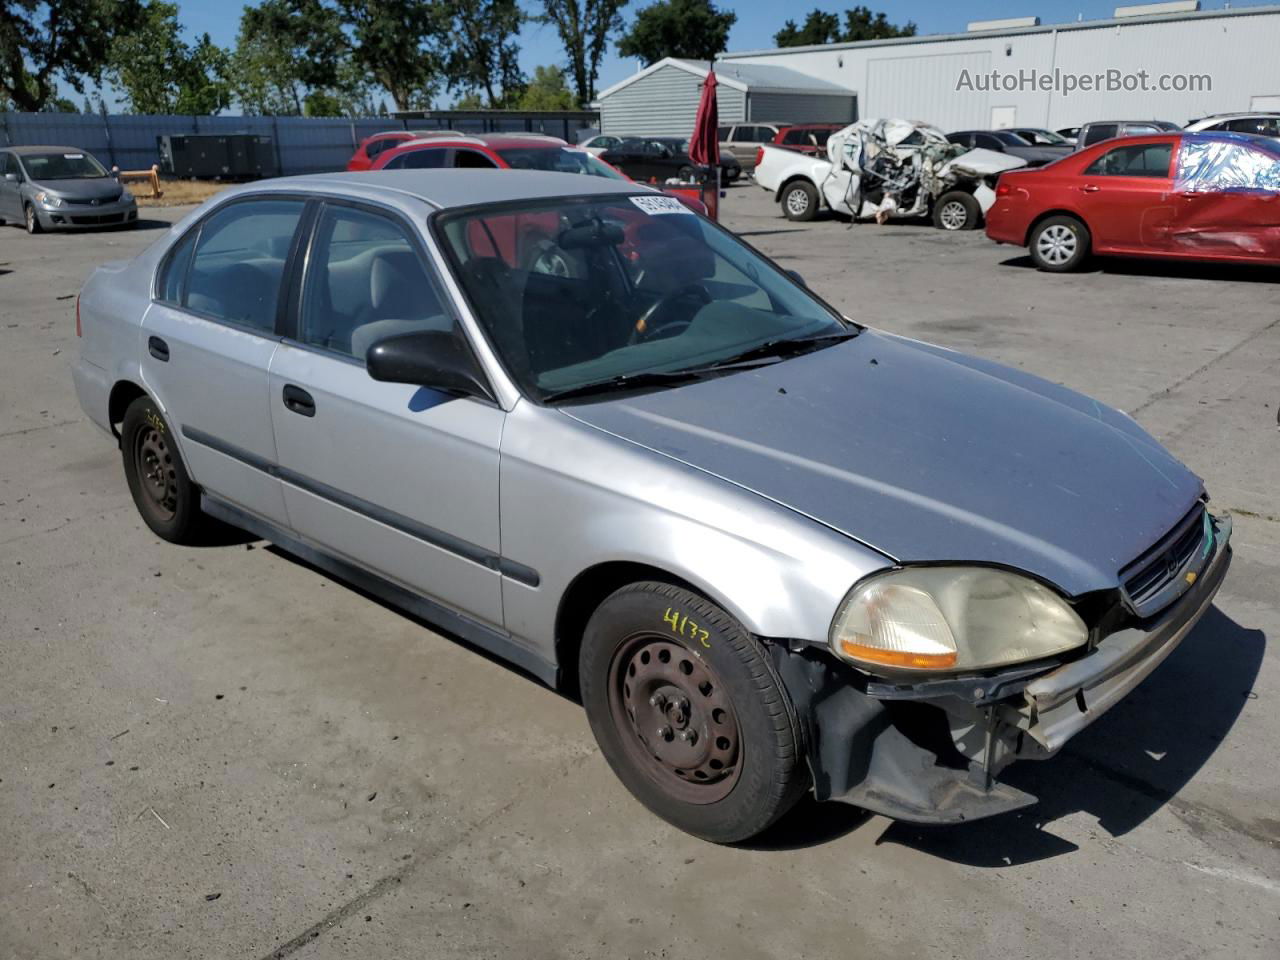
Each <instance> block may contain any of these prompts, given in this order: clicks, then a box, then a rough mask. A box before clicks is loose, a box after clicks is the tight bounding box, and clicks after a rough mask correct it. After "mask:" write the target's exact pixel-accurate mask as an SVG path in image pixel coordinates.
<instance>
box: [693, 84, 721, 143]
mask: <svg viewBox="0 0 1280 960" xmlns="http://www.w3.org/2000/svg"><path fill="white" fill-rule="evenodd" d="M719 127H720V114H719V111H718V110H717V109H716V74H715V71H714V70H708V71H707V80H706V82H705V83H704V84H703V85H702V99H701V100H699V101H698V115H697V117H695V118H694V121H693V136H692V137H691V138H690V139H689V159H691V160H692V161H693V162H694V163H696V164H699V165H701V166H704V167H714V166H716V165H718V164H719V163H720V131H719Z"/></svg>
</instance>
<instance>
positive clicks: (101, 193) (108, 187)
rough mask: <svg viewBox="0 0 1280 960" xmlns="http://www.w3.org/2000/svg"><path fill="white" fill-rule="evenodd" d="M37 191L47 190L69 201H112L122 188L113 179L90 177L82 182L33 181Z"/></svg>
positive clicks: (32, 183) (118, 182)
mask: <svg viewBox="0 0 1280 960" xmlns="http://www.w3.org/2000/svg"><path fill="white" fill-rule="evenodd" d="M31 185H32V186H33V187H35V188H36V189H37V190H47V191H48V192H49V193H54V194H57V195H58V196H60V197H65V198H67V199H69V200H114V199H116V197H118V196H120V193H121V191H122V189H123V188H122V187H121V186H120V181H118V180H116V178H115V177H90V178H87V179H84V180H33V181H32V182H31Z"/></svg>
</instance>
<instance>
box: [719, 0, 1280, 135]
mask: <svg viewBox="0 0 1280 960" xmlns="http://www.w3.org/2000/svg"><path fill="white" fill-rule="evenodd" d="M1198 8H1199V4H1198V3H1197V2H1195V0H1192V2H1184V3H1173V4H1152V5H1146V6H1142V7H1127V8H1124V7H1122V8H1117V10H1116V16H1115V17H1114V18H1113V19H1110V20H1093V21H1085V22H1079V23H1068V24H1058V25H1041V24H1040V23H1039V21H1038V18H1034V17H1031V18H1024V19H1020V20H1005V21H995V22H988V23H985V24H983V23H976V24H970V30H969V32H967V33H962V34H947V35H937V36H921V37H909V38H902V39H894V40H872V41H864V42H860V43H833V44H827V45H823V46H811V47H790V48H784V49H778V50H755V51H750V52H743V53H727V54H725V55H724V56H723V58H722V61H721V62H718V63H717V64H716V72H717V75H720V71H721V70H726V71H727V70H729V69H731V68H736V69H740V70H745V69H758V68H760V67H769V66H772V67H785V68H787V69H789V70H791V71H793V72H795V73H798V74H802V75H804V76H807V77H812V78H814V79H817V80H822V81H825V82H827V83H829V84H834V85H837V86H839V87H843V88H844V89H845V90H847V91H849V92H850V93H852V94H853V95H855V96H856V97H857V109H858V114H859V116H862V117H905V118H909V119H918V120H925V121H928V122H930V123H934V124H937V125H938V126H940V127H942V128H943V129H946V130H956V129H962V128H986V127H1010V126H1028V127H1032V126H1034V127H1048V128H1050V129H1058V128H1061V127H1067V126H1078V125H1080V124H1082V123H1085V122H1087V121H1090V120H1139V119H1159V120H1170V121H1173V122H1175V123H1179V124H1183V123H1186V122H1187V121H1188V120H1191V119H1194V118H1197V117H1202V116H1206V115H1208V114H1211V113H1224V112H1228V111H1244V110H1277V111H1280V6H1259V7H1233V8H1231V9H1223V10H1200V9H1198ZM1111 70H1114V71H1118V74H1119V76H1120V78H1121V82H1122V84H1123V83H1128V84H1130V85H1132V86H1135V87H1136V86H1139V85H1140V81H1139V80H1138V79H1136V75H1137V73H1138V71H1146V73H1147V79H1148V86H1149V87H1158V86H1159V85H1161V83H1162V82H1165V81H1167V85H1168V86H1170V87H1171V88H1172V87H1174V86H1178V85H1181V87H1182V88H1183V89H1165V90H1161V89H1145V90H1143V89H1129V90H1125V89H1119V90H1093V91H1084V90H1080V89H1077V90H1074V91H1072V92H1070V93H1065V92H1064V91H1063V89H1062V87H1061V83H1062V82H1064V81H1065V82H1070V81H1069V80H1066V78H1067V77H1068V76H1070V77H1074V78H1077V79H1078V78H1080V77H1084V76H1088V77H1096V76H1097V75H1100V74H1101V75H1104V77H1105V75H1106V73H1107V71H1111ZM993 71H997V72H998V74H999V79H998V80H996V79H995V78H993V77H992V72H993ZM1033 75H1034V76H1036V77H1041V76H1044V77H1048V78H1050V79H1046V80H1040V79H1035V80H1030V78H1031V77H1032V76H1033ZM1193 75H1199V76H1201V77H1207V78H1208V81H1207V84H1206V83H1205V82H1204V81H1202V80H1201V81H1197V80H1196V78H1195V77H1194V76H1193ZM1010 76H1012V77H1014V78H1017V79H1016V80H1013V81H1009V80H1006V79H1004V78H1006V77H1010ZM1055 76H1057V77H1059V78H1060V79H1059V80H1058V81H1057V83H1058V84H1059V88H1058V89H1056V90H1055V89H1053V87H1052V84H1053V83H1054V82H1055V81H1053V80H1052V78H1054V77H1055ZM1126 76H1132V77H1134V78H1135V79H1132V80H1126V79H1124V78H1125V77H1126ZM993 81H994V82H993ZM1028 81H1030V82H1028ZM1042 85H1044V86H1042ZM984 86H985V87H986V89H984V88H983V87H984ZM992 87H994V89H991V88H992ZM1046 87H1047V88H1046ZM1188 87H1204V89H1187V88H1188ZM720 103H721V104H722V105H723V104H724V101H723V100H721V101H720ZM721 109H722V110H723V109H724V108H723V106H721ZM778 119H791V118H789V117H779V118H778Z"/></svg>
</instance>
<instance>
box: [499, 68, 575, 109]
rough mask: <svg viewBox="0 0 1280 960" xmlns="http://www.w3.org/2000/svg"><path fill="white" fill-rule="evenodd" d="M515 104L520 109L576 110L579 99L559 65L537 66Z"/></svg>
mask: <svg viewBox="0 0 1280 960" xmlns="http://www.w3.org/2000/svg"><path fill="white" fill-rule="evenodd" d="M514 106H515V107H516V108H517V109H519V110H574V109H576V108H577V106H578V103H577V100H576V99H575V98H574V96H573V91H572V90H570V89H569V85H568V84H567V83H565V76H564V71H563V70H561V69H560V68H559V67H537V68H535V69H534V71H533V79H532V80H530V81H529V85H528V86H527V87H525V88H524V92H523V93H521V94H520V97H519V99H517V100H516V102H515V104H514Z"/></svg>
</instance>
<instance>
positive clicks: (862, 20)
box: [773, 6, 916, 47]
mask: <svg viewBox="0 0 1280 960" xmlns="http://www.w3.org/2000/svg"><path fill="white" fill-rule="evenodd" d="M915 35H916V25H915V24H914V23H912V22H911V21H907V24H906V26H902V27H899V26H897V25H896V24H892V23H890V22H889V20H888V18H887V17H886V16H885V15H884V14H883V13H872V12H871V10H870V9H869V8H867V7H862V6H858V7H854V8H853V9H851V10H846V11H845V12H844V27H843V28H841V26H840V18H839V16H838V15H836V14H834V13H825V12H824V11H822V10H817V9H815V10H811V11H810V12H809V15H808V16H807V17H805V20H804V25H803V26H800V27H797V26H796V23H795V21H794V20H788V21H787V22H786V23H785V24H783V27H782V29H781V30H779V31H778V32H777V33H775V34H774V35H773V42H774V43H776V44H777V45H778V46H780V47H804V46H811V45H815V44H820V43H854V42H856V41H859V40H888V39H890V38H892V37H914V36H915Z"/></svg>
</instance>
